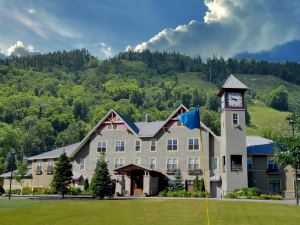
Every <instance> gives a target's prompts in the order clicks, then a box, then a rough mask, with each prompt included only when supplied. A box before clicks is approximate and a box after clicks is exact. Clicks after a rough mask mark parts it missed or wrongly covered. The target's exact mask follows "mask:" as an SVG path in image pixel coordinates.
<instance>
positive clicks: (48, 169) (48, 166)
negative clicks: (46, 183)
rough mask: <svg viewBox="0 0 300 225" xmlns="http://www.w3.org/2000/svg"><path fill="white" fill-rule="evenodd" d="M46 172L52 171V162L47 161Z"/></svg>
mask: <svg viewBox="0 0 300 225" xmlns="http://www.w3.org/2000/svg"><path fill="white" fill-rule="evenodd" d="M47 171H48V172H52V171H53V160H48V162H47Z"/></svg>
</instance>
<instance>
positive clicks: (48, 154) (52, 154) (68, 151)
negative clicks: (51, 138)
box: [28, 142, 79, 160]
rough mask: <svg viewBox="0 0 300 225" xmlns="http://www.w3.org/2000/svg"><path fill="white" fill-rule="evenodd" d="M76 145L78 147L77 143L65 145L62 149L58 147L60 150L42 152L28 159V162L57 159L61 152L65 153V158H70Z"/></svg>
mask: <svg viewBox="0 0 300 225" xmlns="http://www.w3.org/2000/svg"><path fill="white" fill-rule="evenodd" d="M78 145H79V142H78V143H75V144H71V145H67V146H64V147H60V148H57V149H54V150H52V151H49V152H44V153H42V154H39V155H35V156H32V157H30V158H28V160H34V159H55V158H58V157H59V156H60V155H61V154H62V153H63V152H66V154H67V156H70V155H71V154H72V152H73V151H74V150H75V148H76V147H77V146H78Z"/></svg>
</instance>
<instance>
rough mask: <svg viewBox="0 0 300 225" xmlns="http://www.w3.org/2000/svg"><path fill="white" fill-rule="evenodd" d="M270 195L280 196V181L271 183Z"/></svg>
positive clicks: (271, 181)
mask: <svg viewBox="0 0 300 225" xmlns="http://www.w3.org/2000/svg"><path fill="white" fill-rule="evenodd" d="M269 194H272V195H274V194H280V180H270V181H269Z"/></svg>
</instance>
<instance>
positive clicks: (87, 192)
mask: <svg viewBox="0 0 300 225" xmlns="http://www.w3.org/2000/svg"><path fill="white" fill-rule="evenodd" d="M81 195H93V191H92V190H87V191H82V192H81Z"/></svg>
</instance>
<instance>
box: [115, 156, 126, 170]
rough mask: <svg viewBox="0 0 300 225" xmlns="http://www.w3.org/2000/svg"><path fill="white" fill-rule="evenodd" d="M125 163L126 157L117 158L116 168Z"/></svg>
mask: <svg viewBox="0 0 300 225" xmlns="http://www.w3.org/2000/svg"><path fill="white" fill-rule="evenodd" d="M124 165H125V159H124V158H118V159H115V168H119V167H122V166H124Z"/></svg>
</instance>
